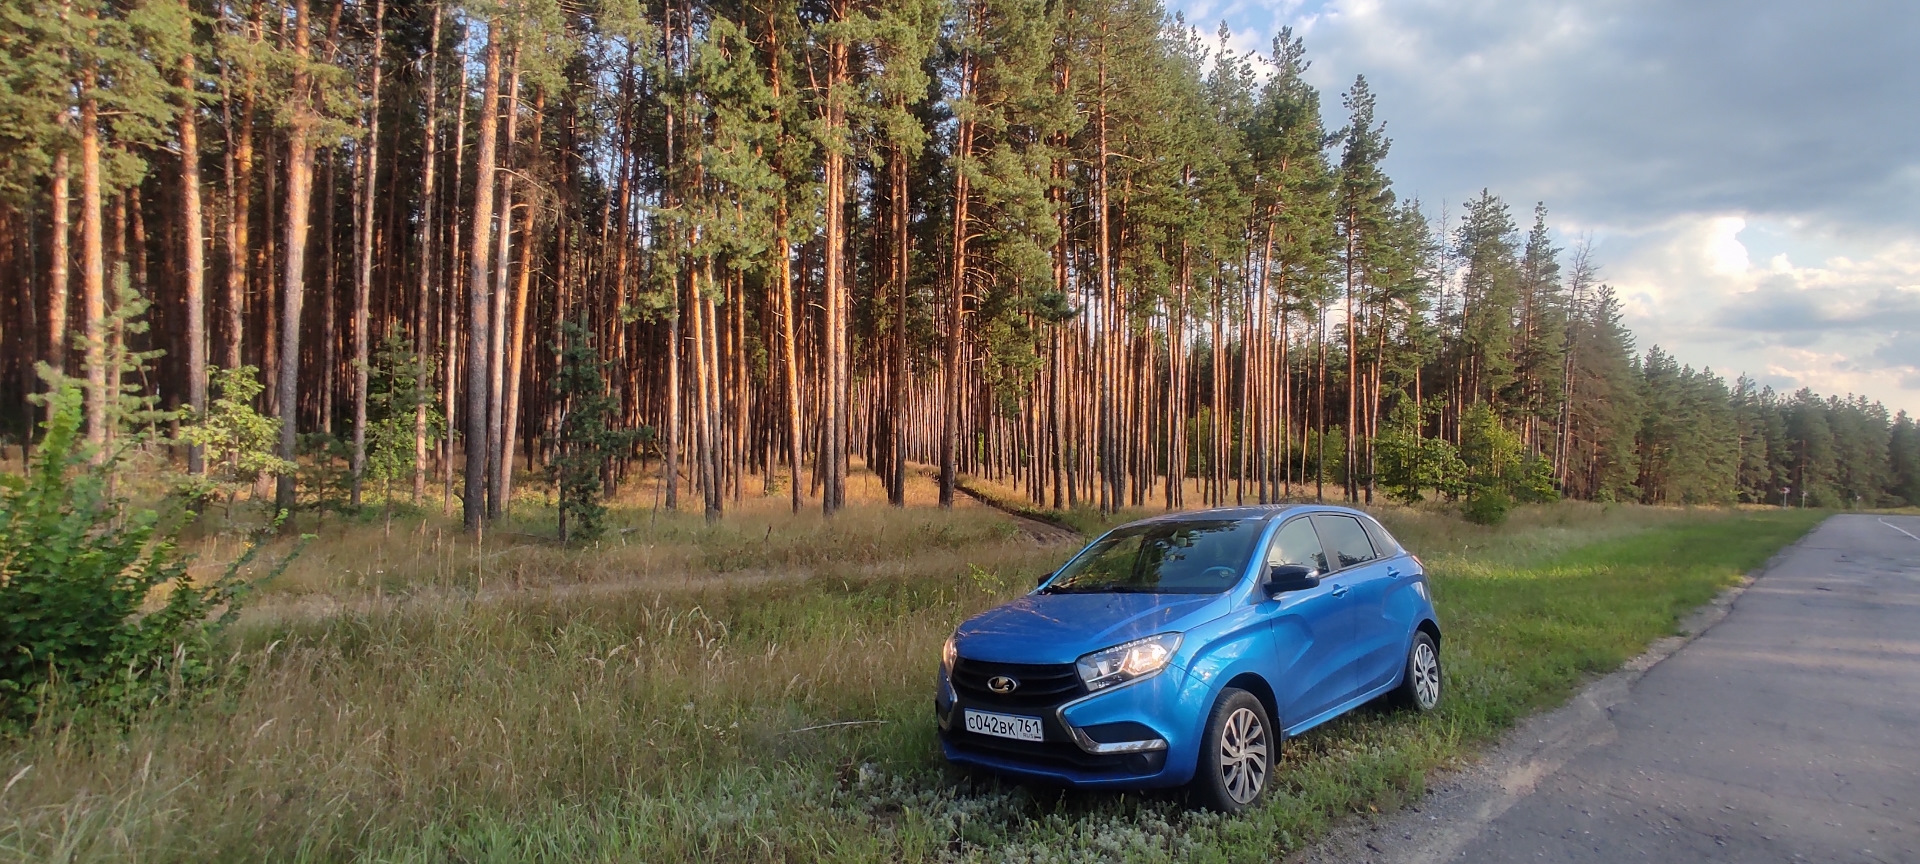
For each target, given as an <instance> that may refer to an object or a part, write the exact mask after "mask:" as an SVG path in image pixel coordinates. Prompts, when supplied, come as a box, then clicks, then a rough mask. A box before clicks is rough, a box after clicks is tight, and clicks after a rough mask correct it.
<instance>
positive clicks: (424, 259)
mask: <svg viewBox="0 0 1920 864" xmlns="http://www.w3.org/2000/svg"><path fill="white" fill-rule="evenodd" d="M444 13H445V10H444V7H442V6H441V5H440V3H439V2H437V0H436V2H435V3H434V4H433V27H432V29H431V30H430V31H429V32H430V35H429V36H428V37H427V89H426V94H425V101H426V106H425V108H426V114H427V117H426V129H425V130H424V131H423V132H422V134H421V137H420V141H421V150H422V153H421V157H420V163H421V164H420V174H421V177H420V223H419V224H420V227H419V231H418V233H417V234H416V235H415V241H414V242H415V243H417V244H418V245H419V247H420V249H419V252H420V272H419V296H418V297H417V298H416V299H415V301H414V307H413V308H414V318H413V351H414V357H415V358H416V363H415V367H414V369H415V371H414V386H415V388H416V389H421V388H425V387H427V386H428V381H429V376H428V373H429V371H430V369H431V367H430V366H429V365H428V362H427V357H428V356H430V355H428V354H427V344H428V343H427V306H428V299H429V298H430V297H431V296H432V294H433V271H434V266H433V208H434V203H435V202H434V197H433V192H434V189H433V179H434V178H433V173H434V172H433V169H434V167H435V166H434V162H435V157H436V156H437V155H438V153H437V150H438V147H439V143H440V141H439V137H438V134H439V131H438V121H439V119H440V110H439V109H440V20H441V18H442V17H443V15H444ZM446 336H447V334H445V333H444V332H443V333H442V334H441V337H442V338H446ZM452 371H453V370H451V369H448V370H445V371H444V372H443V374H452ZM410 398H413V400H414V406H413V503H415V504H419V503H420V499H421V498H423V497H425V496H426V494H427V400H426V399H423V398H420V394H418V393H416V394H412V395H411V397H410Z"/></svg>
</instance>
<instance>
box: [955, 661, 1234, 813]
mask: <svg viewBox="0 0 1920 864" xmlns="http://www.w3.org/2000/svg"><path fill="white" fill-rule="evenodd" d="M1195 683H1197V684H1198V689H1199V690H1200V691H1201V694H1200V695H1199V696H1197V697H1196V696H1194V695H1193V694H1192V693H1190V692H1189V691H1191V690H1194V689H1195V687H1194V686H1193V684H1195ZM938 684H939V686H938V689H937V691H936V695H935V698H934V712H935V716H936V718H937V719H938V721H939V725H940V743H941V749H942V750H943V751H944V753H945V755H946V758H947V761H949V762H953V763H956V764H962V765H972V766H977V767H980V768H985V769H988V770H991V771H996V772H1000V773H1005V774H1010V775H1015V776H1020V777H1026V778H1031V779H1036V780H1042V781H1046V782H1051V783H1060V784H1064V785H1069V786H1077V787H1087V788H1102V787H1106V788H1130V789H1145V788H1156V787H1167V786H1180V785H1184V784H1185V783H1186V782H1187V781H1188V780H1190V779H1191V778H1192V776H1193V766H1194V763H1195V756H1196V754H1197V749H1198V745H1197V741H1196V739H1197V738H1198V735H1197V733H1196V731H1195V730H1197V729H1198V728H1199V726H1200V721H1198V720H1196V719H1195V717H1196V712H1198V711H1201V710H1204V709H1203V708H1196V707H1194V706H1195V705H1196V704H1197V705H1201V706H1204V705H1205V704H1206V703H1205V701H1204V692H1205V690H1206V685H1205V683H1204V682H1197V679H1195V680H1193V681H1190V676H1188V675H1187V673H1186V672H1185V671H1184V670H1182V669H1180V668H1178V667H1173V666H1169V667H1167V668H1166V669H1165V670H1163V671H1161V672H1159V673H1156V674H1154V675H1151V676H1148V677H1146V678H1142V679H1139V680H1136V681H1130V682H1128V683H1126V684H1122V685H1119V686H1116V687H1111V688H1108V689H1106V690H1101V691H1099V692H1096V693H1091V694H1085V695H1081V696H1078V697H1077V698H1074V699H1071V700H1069V701H1067V702H1065V703H1063V704H1059V705H1052V706H1044V707H1036V706H1024V707H1009V706H1004V705H996V704H992V703H990V702H985V701H982V700H976V699H972V698H969V697H967V696H965V695H962V694H960V693H958V692H956V691H955V690H954V688H953V687H952V686H951V685H950V684H949V683H948V681H947V679H946V677H945V675H942V676H941V677H940V679H939V682H938ZM968 708H974V709H977V710H981V711H992V712H994V713H999V714H1013V715H1016V716H1026V717H1038V718H1039V720H1040V723H1041V729H1042V734H1043V737H1044V738H1045V740H1043V741H1033V742H1029V741H1017V740H1012V739H1006V738H996V737H992V736H987V735H982V734H978V733H974V732H968V731H966V728H965V723H964V721H963V719H962V718H963V712H964V711H965V709H968Z"/></svg>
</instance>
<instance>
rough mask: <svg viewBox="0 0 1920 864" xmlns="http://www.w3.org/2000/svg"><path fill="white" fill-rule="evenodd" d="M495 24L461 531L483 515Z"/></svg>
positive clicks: (479, 163) (472, 273)
mask: <svg viewBox="0 0 1920 864" xmlns="http://www.w3.org/2000/svg"><path fill="white" fill-rule="evenodd" d="M499 29H500V22H499V21H498V20H497V19H496V20H493V21H489V22H488V23H487V59H486V71H485V73H484V77H483V79H482V82H481V85H480V128H479V141H478V144H477V145H476V148H475V149H476V154H475V158H474V178H473V182H474V186H473V216H472V218H471V219H470V220H469V224H470V225H471V226H472V228H471V230H472V233H473V236H472V238H471V239H472V242H473V248H472V250H471V252H470V253H469V254H470V257H469V260H468V261H467V266H468V268H469V269H468V272H467V440H466V448H467V472H466V492H465V496H464V498H463V499H462V500H461V521H462V523H463V524H464V525H465V526H466V529H467V530H468V531H470V532H473V533H476V534H477V533H479V532H480V522H481V519H482V518H483V517H484V516H485V515H486V494H487V493H486V486H487V452H488V450H489V449H490V448H489V446H488V444H489V441H488V437H487V432H488V429H487V382H488V374H489V366H490V365H491V364H490V362H489V361H490V360H491V358H490V357H489V356H488V353H487V333H488V314H487V274H488V272H489V268H488V266H487V265H488V263H489V262H488V257H487V253H488V248H487V247H488V244H489V241H491V240H492V239H493V237H492V235H491V233H490V230H491V226H492V223H493V189H494V176H493V175H494V153H495V152H496V147H497V142H496V141H495V140H494V139H495V132H496V131H497V130H498V128H499V122H500V111H499V102H500V42H499V40H498V35H499Z"/></svg>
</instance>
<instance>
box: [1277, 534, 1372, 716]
mask: <svg viewBox="0 0 1920 864" xmlns="http://www.w3.org/2000/svg"><path fill="white" fill-rule="evenodd" d="M1278 564H1298V565H1301V566H1304V567H1308V568H1311V569H1312V570H1313V571H1314V572H1315V573H1319V574H1324V573H1326V572H1327V557H1326V555H1325V553H1324V551H1323V550H1322V548H1321V545H1320V537H1319V534H1318V533H1317V532H1316V531H1315V530H1314V528H1313V524H1312V522H1311V521H1310V520H1309V518H1308V517H1306V516H1300V517H1296V518H1294V519H1292V520H1291V521H1289V522H1287V523H1286V524H1285V525H1282V526H1280V530H1278V531H1276V532H1274V535H1273V540H1272V541H1271V542H1269V543H1268V545H1267V553H1266V567H1265V568H1264V570H1263V572H1262V573H1261V574H1260V578H1261V581H1262V582H1264V581H1265V580H1266V573H1265V572H1264V571H1265V570H1271V569H1272V568H1273V567H1274V566H1275V565H1278ZM1340 593H1341V594H1342V595H1344V594H1345V592H1340ZM1345 601H1346V598H1345V597H1344V596H1335V586H1333V585H1332V584H1330V583H1326V582H1322V583H1321V584H1320V585H1319V586H1318V587H1315V588H1309V589H1307V590H1304V591H1289V592H1287V593H1285V594H1281V595H1280V596H1278V597H1264V596H1263V597H1262V598H1261V599H1260V600H1259V601H1258V602H1259V606H1260V608H1261V611H1262V612H1264V613H1265V614H1266V615H1267V616H1268V617H1269V619H1270V621H1271V624H1270V627H1271V628H1272V629H1271V633H1272V636H1273V646H1274V647H1273V655H1274V656H1273V663H1272V666H1271V668H1270V669H1269V673H1268V675H1267V680H1268V682H1270V683H1271V685H1272V686H1273V690H1274V701H1275V703H1276V704H1277V705H1278V707H1279V709H1280V717H1279V720H1280V725H1281V727H1282V728H1291V727H1293V726H1295V725H1297V724H1300V723H1303V722H1305V721H1307V720H1310V719H1312V718H1314V717H1317V716H1319V715H1320V714H1321V713H1323V712H1325V711H1327V710H1328V709H1331V708H1332V707H1333V706H1334V705H1335V704H1337V703H1338V702H1339V700H1340V698H1341V696H1342V695H1343V694H1345V693H1346V692H1347V691H1348V690H1349V689H1351V685H1350V684H1349V683H1348V674H1347V670H1346V669H1344V668H1342V667H1343V663H1342V661H1340V660H1339V659H1338V652H1339V650H1340V647H1341V645H1343V644H1344V643H1346V642H1347V641H1348V639H1349V638H1350V634H1351V632H1352V629H1353V619H1352V616H1351V615H1350V614H1349V613H1348V611H1347V604H1346V602H1345Z"/></svg>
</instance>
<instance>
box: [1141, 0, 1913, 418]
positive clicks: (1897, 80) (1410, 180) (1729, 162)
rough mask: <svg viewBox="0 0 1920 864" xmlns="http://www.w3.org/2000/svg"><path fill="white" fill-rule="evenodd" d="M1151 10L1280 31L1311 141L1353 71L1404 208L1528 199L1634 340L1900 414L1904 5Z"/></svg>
mask: <svg viewBox="0 0 1920 864" xmlns="http://www.w3.org/2000/svg"><path fill="white" fill-rule="evenodd" d="M1170 2H1172V3H1173V5H1174V6H1175V8H1182V7H1183V5H1184V8H1186V9H1188V10H1189V11H1190V13H1191V14H1190V15H1189V19H1190V20H1191V21H1193V23H1194V24H1196V25H1197V26H1199V27H1200V28H1201V29H1202V31H1203V32H1206V33H1208V34H1209V35H1211V32H1212V29H1213V28H1214V26H1215V24H1216V23H1217V22H1218V21H1220V20H1222V19H1225V20H1226V21H1227V22H1228V23H1229V24H1230V25H1232V26H1233V27H1234V28H1235V29H1236V30H1237V31H1240V32H1236V34H1235V36H1234V38H1233V40H1232V44H1233V45H1235V46H1236V47H1239V48H1242V49H1243V50H1244V49H1245V48H1249V47H1257V48H1259V49H1261V50H1263V51H1264V50H1265V48H1266V45H1267V43H1268V41H1269V40H1270V39H1271V37H1272V34H1273V33H1274V32H1276V31H1277V30H1278V29H1279V28H1280V27H1281V26H1285V25H1291V26H1293V28H1294V30H1295V32H1296V33H1297V34H1300V35H1302V36H1303V37H1304V38H1305V40H1306V45H1307V51H1308V57H1309V58H1310V59H1311V60H1312V61H1313V67H1312V70H1311V71H1310V73H1309V78H1310V80H1312V81H1313V82H1314V83H1315V84H1316V85H1318V86H1320V87H1321V88H1322V90H1323V91H1324V95H1323V98H1322V104H1323V105H1325V106H1326V107H1327V110H1328V111H1329V113H1330V115H1334V116H1329V117H1328V125H1329V126H1330V127H1334V128H1337V127H1339V126H1341V125H1343V121H1344V117H1341V116H1338V114H1339V110H1340V109H1339V105H1340V100H1339V98H1338V94H1339V92H1340V91H1343V90H1344V89H1346V87H1347V86H1348V85H1349V84H1350V83H1351V82H1352V80H1353V77H1354V75H1356V74H1362V73H1364V74H1365V75H1366V76H1367V78H1368V81H1369V83H1370V84H1371V85H1372V87H1373V90H1374V92H1375V94H1376V96H1377V98H1378V100H1379V117H1380V118H1381V119H1383V120H1385V121H1386V123H1387V131H1388V134H1389V136H1391V137H1392V139H1393V149H1392V152H1391V154H1390V155H1389V157H1388V160H1387V170H1388V171H1389V173H1390V174H1391V175H1392V176H1393V177H1394V178H1395V180H1396V185H1397V186H1398V188H1399V191H1400V193H1401V194H1402V196H1406V197H1419V198H1420V199H1421V200H1423V201H1425V202H1427V203H1428V204H1429V205H1430V206H1437V205H1440V204H1442V203H1443V202H1444V203H1447V204H1449V205H1452V206H1456V207H1457V205H1458V204H1459V202H1461V201H1464V200H1466V199H1467V198H1469V197H1471V196H1473V195H1475V194H1477V193H1478V192H1479V190H1480V189H1481V188H1482V187H1488V188H1491V189H1492V191H1493V192H1494V193H1495V194H1498V195H1501V196H1503V197H1505V198H1506V199H1507V201H1508V202H1509V203H1510V204H1512V205H1513V206H1514V207H1515V209H1516V210H1517V211H1523V210H1525V209H1526V208H1527V207H1529V206H1530V205H1531V204H1532V203H1533V202H1534V201H1537V200H1544V201H1545V202H1546V203H1547V205H1548V207H1549V208H1550V214H1549V219H1550V223H1551V224H1553V225H1555V226H1556V227H1557V228H1558V229H1559V231H1560V235H1561V236H1562V237H1574V236H1579V235H1590V236H1592V237H1594V238H1595V240H1596V249H1595V251H1596V254H1597V260H1599V261H1600V262H1601V263H1602V265H1603V267H1604V270H1603V276H1604V277H1605V278H1606V279H1607V280H1608V281H1610V282H1612V283H1613V284H1614V285H1615V286H1616V288H1618V289H1620V292H1621V295H1622V298H1623V301H1624V303H1625V307H1626V312H1627V316H1628V323H1629V325H1630V326H1632V327H1633V328H1634V329H1635V331H1636V334H1637V335H1638V337H1639V340H1640V344H1641V345H1642V346H1643V347H1645V346H1648V345H1652V344H1654V343H1658V344H1661V345H1662V346H1664V347H1666V348H1667V349H1668V350H1670V351H1672V352H1673V353H1674V354H1676V355H1677V356H1678V357H1679V358H1680V359H1681V360H1682V361H1683V362H1688V363H1692V364H1693V365H1695V366H1706V365H1711V366H1712V367H1713V368H1714V369H1716V370H1718V371H1723V372H1726V373H1728V374H1739V373H1740V372H1742V371H1745V372H1748V373H1750V374H1752V375H1754V376H1755V377H1758V378H1762V379H1764V380H1766V381H1768V382H1769V383H1773V384H1775V385H1776V386H1779V387H1798V386H1803V385H1804V386H1812V387H1815V388H1817V389H1821V390H1823V391H1828V390H1832V391H1839V392H1846V391H1853V392H1859V393H1866V394H1868V395H1870V396H1873V397H1875V398H1879V399H1883V400H1885V401H1887V402H1889V403H1890V404H1892V405H1894V406H1906V407H1910V408H1920V288H1916V286H1920V245H1916V243H1915V241H1914V240H1913V239H1912V238H1914V237H1917V236H1920V207H1915V206H1914V203H1913V202H1914V201H1916V200H1920V113H1916V112H1913V111H1910V110H1907V107H1908V106H1911V105H1913V104H1915V102H1916V101H1920V99H1917V97H1920V64H1916V63H1913V62H1911V61H1910V60H1909V59H1908V52H1909V46H1908V44H1907V43H1908V41H1909V40H1910V38H1911V35H1912V34H1913V33H1915V32H1920V4H1916V3H1911V2H1861V3H1850V4H1838V5H1836V4H1807V3H1802V2H1796V0H1758V2H1756V0H1689V2H1687V3H1681V4H1675V3H1662V2H1656V0H1306V2H1301V0H1285V2H1282V3H1279V4H1263V3H1258V2H1254V0H1191V2H1185V3H1184V4H1183V0H1170Z"/></svg>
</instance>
